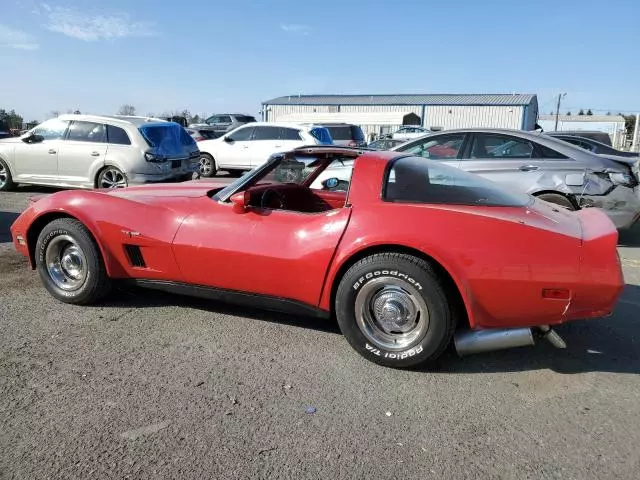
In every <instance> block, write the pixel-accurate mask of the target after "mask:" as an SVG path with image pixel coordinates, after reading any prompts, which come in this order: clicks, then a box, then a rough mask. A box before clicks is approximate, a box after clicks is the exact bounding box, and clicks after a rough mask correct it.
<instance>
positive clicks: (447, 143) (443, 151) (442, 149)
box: [403, 134, 465, 160]
mask: <svg viewBox="0 0 640 480" xmlns="http://www.w3.org/2000/svg"><path fill="white" fill-rule="evenodd" d="M464 137H465V136H464V135H462V134H457V135H440V136H438V137H435V138H434V137H430V138H426V139H424V140H422V141H421V142H419V143H418V144H416V145H414V146H412V147H410V148H409V149H407V150H403V151H405V152H407V153H412V154H414V155H417V156H420V157H424V158H430V159H432V160H453V159H456V158H458V154H459V153H460V150H461V149H462V145H463V144H464Z"/></svg>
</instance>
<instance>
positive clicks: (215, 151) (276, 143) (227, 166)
mask: <svg viewBox="0 0 640 480" xmlns="http://www.w3.org/2000/svg"><path fill="white" fill-rule="evenodd" d="M331 141H332V140H331V134H330V133H329V131H328V130H327V129H326V128H324V127H320V126H317V125H306V124H305V125H299V124H295V123H271V122H269V123H266V122H254V123H251V124H249V125H245V126H242V127H239V128H236V129H235V130H233V131H231V132H229V133H226V134H224V135H223V136H221V137H220V138H216V139H214V140H203V141H201V142H198V147H199V148H200V175H202V176H203V177H213V176H214V175H215V174H216V173H217V172H218V170H226V171H229V172H236V171H243V170H251V169H252V168H256V167H258V166H260V165H262V164H263V163H264V162H266V161H267V160H268V159H269V157H270V156H271V155H272V154H274V153H277V152H284V151H288V150H292V149H294V148H297V147H301V146H303V145H330V144H331Z"/></svg>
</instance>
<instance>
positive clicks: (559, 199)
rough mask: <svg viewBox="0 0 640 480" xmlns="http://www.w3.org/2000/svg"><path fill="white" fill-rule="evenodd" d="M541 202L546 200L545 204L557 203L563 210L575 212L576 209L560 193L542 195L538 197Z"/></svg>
mask: <svg viewBox="0 0 640 480" xmlns="http://www.w3.org/2000/svg"><path fill="white" fill-rule="evenodd" d="M538 198H539V199H540V200H544V201H545V202H549V203H555V204H556V205H559V206H561V207H562V208H566V209H567V210H575V209H576V207H575V205H574V204H573V203H571V200H569V199H568V198H567V197H565V196H564V195H560V194H559V193H543V194H542V195H538Z"/></svg>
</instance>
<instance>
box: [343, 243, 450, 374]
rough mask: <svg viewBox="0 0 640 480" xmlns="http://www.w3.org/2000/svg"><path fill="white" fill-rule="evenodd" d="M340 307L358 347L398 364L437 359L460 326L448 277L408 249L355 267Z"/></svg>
mask: <svg viewBox="0 0 640 480" xmlns="http://www.w3.org/2000/svg"><path fill="white" fill-rule="evenodd" d="M335 311H336V316H337V320H338V324H339V326H340V330H341V331H342V333H343V335H344V336H345V337H346V338H347V340H348V341H349V343H350V344H351V346H352V347H353V348H354V349H355V350H356V351H358V352H359V353H360V354H361V355H363V356H364V357H365V358H367V359H368V360H370V361H373V362H375V363H378V364H381V365H385V366H389V367H397V368H400V367H413V366H416V365H419V364H424V363H427V362H430V361H433V360H435V359H436V358H437V357H439V356H440V354H441V353H442V352H443V351H444V350H445V348H446V347H447V345H448V344H449V342H450V341H451V337H452V335H453V331H454V328H455V326H456V313H455V312H456V309H455V308H452V305H451V304H450V301H449V299H448V296H447V292H446V287H445V285H444V284H443V282H442V279H441V278H440V277H439V276H438V275H437V273H436V272H435V271H434V270H433V268H431V266H430V265H429V264H428V263H427V262H426V261H424V260H423V259H420V258H417V257H414V256H411V255H406V254H402V253H380V254H375V255H371V256H369V257H366V258H364V259H362V260H360V261H359V262H357V263H355V264H354V265H353V266H352V267H351V268H349V270H347V272H346V273H345V274H344V276H343V277H342V280H341V281H340V284H339V286H338V290H337V292H336V297H335Z"/></svg>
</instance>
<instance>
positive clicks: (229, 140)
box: [223, 137, 233, 143]
mask: <svg viewBox="0 0 640 480" xmlns="http://www.w3.org/2000/svg"><path fill="white" fill-rule="evenodd" d="M223 139H224V141H225V142H227V143H233V138H231V137H224V138H223Z"/></svg>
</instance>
